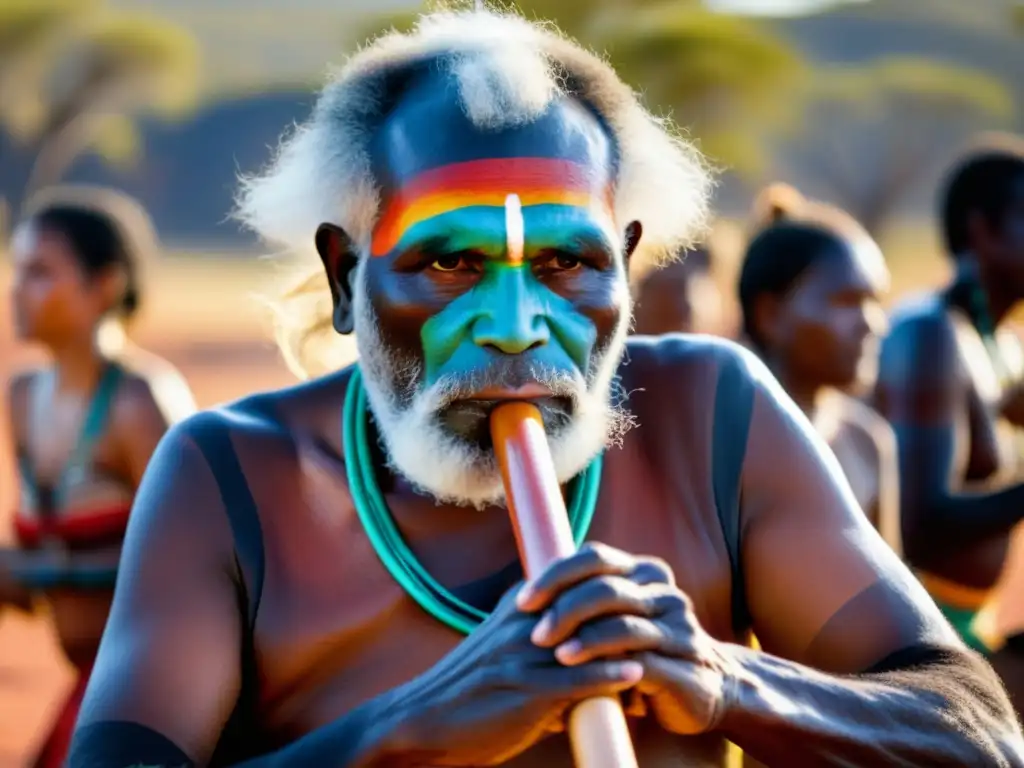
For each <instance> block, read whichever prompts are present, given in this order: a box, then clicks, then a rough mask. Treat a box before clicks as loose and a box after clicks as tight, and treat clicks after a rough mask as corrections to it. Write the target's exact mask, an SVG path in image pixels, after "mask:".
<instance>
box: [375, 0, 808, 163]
mask: <svg viewBox="0 0 1024 768" xmlns="http://www.w3.org/2000/svg"><path fill="white" fill-rule="evenodd" d="M516 5H517V6H518V8H519V9H520V10H521V12H522V13H523V14H524V15H525V16H527V17H528V18H538V19H544V20H550V21H553V22H555V23H557V24H558V26H559V27H560V28H561V29H562V30H563V31H565V32H566V33H567V34H569V35H570V36H572V37H574V38H575V39H577V40H579V41H580V42H581V43H583V44H585V45H587V46H588V47H590V48H592V49H595V50H598V51H603V52H606V53H607V55H608V58H609V60H610V61H611V63H612V64H613V65H614V66H615V67H616V68H617V70H618V71H619V73H620V75H621V76H622V77H623V79H624V80H625V81H626V82H628V83H629V84H630V85H632V86H633V87H634V88H636V89H637V90H639V91H642V93H643V94H644V97H645V101H646V102H647V103H648V105H649V106H650V107H651V108H652V109H653V110H654V111H655V112H665V111H670V112H671V113H672V114H673V117H674V119H675V121H676V122H677V123H679V124H680V125H683V126H686V127H687V128H688V129H689V130H690V132H691V134H692V135H693V136H694V137H695V138H697V139H699V140H700V143H701V148H702V149H703V150H704V152H705V153H706V154H708V155H709V156H710V157H712V158H713V159H714V160H716V161H718V162H720V163H723V164H726V165H728V166H731V167H732V168H733V169H734V170H736V171H738V172H741V173H756V172H757V171H759V170H760V169H761V168H762V166H763V163H764V157H765V156H764V152H763V149H764V146H765V139H766V137H767V136H769V135H773V134H775V133H776V132H778V131H785V130H787V129H788V128H790V127H791V126H792V125H793V121H794V120H795V118H797V117H798V116H799V108H798V105H797V104H795V103H794V98H790V97H796V96H798V95H799V94H801V93H802V92H803V89H802V87H800V86H802V84H803V82H804V81H805V79H806V77H807V76H808V67H807V65H806V63H805V61H804V60H803V59H802V57H801V56H800V55H799V54H798V53H797V52H796V51H795V50H794V49H793V47H792V46H790V45H789V44H788V43H787V42H786V41H785V40H783V39H782V38H780V37H777V36H776V35H775V34H774V33H773V32H772V31H770V29H769V27H768V26H766V25H764V24H761V23H759V22H757V21H754V20H752V19H748V18H743V17H739V16H731V15H726V14H719V13H712V12H710V11H708V10H706V9H705V8H704V7H703V6H702V4H701V3H700V2H697V0H520V1H519V2H518V3H516ZM416 15H417V14H416V13H415V12H408V13H399V14H390V15H384V16H382V17H379V18H377V19H375V20H374V22H373V23H372V25H371V26H370V28H368V29H367V30H366V34H364V35H363V37H366V36H368V35H373V34H376V33H378V32H381V31H383V30H386V29H389V28H396V29H399V30H407V29H409V28H410V27H411V26H412V24H413V23H414V22H415V19H416Z"/></svg>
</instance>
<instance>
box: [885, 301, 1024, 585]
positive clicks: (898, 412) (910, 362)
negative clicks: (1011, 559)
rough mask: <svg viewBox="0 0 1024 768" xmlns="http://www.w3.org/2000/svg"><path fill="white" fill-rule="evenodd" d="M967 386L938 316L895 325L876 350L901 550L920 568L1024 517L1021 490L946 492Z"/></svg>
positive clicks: (959, 458)
mask: <svg viewBox="0 0 1024 768" xmlns="http://www.w3.org/2000/svg"><path fill="white" fill-rule="evenodd" d="M967 388H968V383H967V381H966V379H965V375H964V372H963V368H962V365H961V363H960V359H959V350H958V347H957V342H956V337H955V334H954V331H953V329H952V328H951V327H950V324H949V323H948V321H947V320H946V318H944V317H942V316H941V315H938V314H936V315H928V316H922V317H918V318H913V319H908V320H905V321H903V322H902V323H898V324H897V325H896V326H895V327H894V329H893V331H892V333H891V334H890V335H889V337H888V338H887V339H886V340H885V343H884V344H883V345H882V356H881V363H880V369H879V379H878V385H877V391H876V395H877V396H876V404H877V406H878V407H879V409H880V411H881V413H882V415H883V416H885V417H886V418H887V419H888V420H889V422H890V423H891V424H892V426H893V428H894V429H895V431H896V438H897V443H898V449H899V467H900V488H901V493H900V514H901V516H902V525H903V544H904V548H905V550H906V553H907V557H908V558H909V560H910V561H911V562H913V563H915V564H920V565H922V566H926V565H927V562H928V559H929V558H934V557H936V556H940V555H941V553H944V552H948V551H950V548H951V547H954V548H959V547H962V546H964V544H970V543H973V542H975V541H978V540H982V539H985V538H987V537H989V536H992V535H998V534H1001V533H1004V532H1008V531H1009V530H1010V529H1011V528H1013V526H1014V525H1016V524H1017V523H1018V522H1019V521H1021V520H1022V519H1024V484H1021V485H1015V486H1012V487H1009V488H1006V489H1004V490H1000V491H997V492H995V493H963V492H954V491H953V490H951V487H950V486H951V483H953V482H955V480H956V478H957V477H960V476H962V475H963V473H964V467H965V465H966V461H967V450H966V446H967V442H968V436H967V434H966V432H965V430H966V423H965V421H964V419H965V403H966V402H967V392H968V389H967Z"/></svg>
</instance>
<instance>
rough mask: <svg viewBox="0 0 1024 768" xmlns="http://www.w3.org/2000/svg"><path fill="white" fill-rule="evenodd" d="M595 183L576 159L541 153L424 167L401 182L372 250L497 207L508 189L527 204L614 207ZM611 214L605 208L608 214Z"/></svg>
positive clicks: (398, 245)
mask: <svg viewBox="0 0 1024 768" xmlns="http://www.w3.org/2000/svg"><path fill="white" fill-rule="evenodd" d="M593 187H594V183H593V180H592V178H591V174H590V173H588V171H587V169H585V168H583V167H581V166H580V165H578V164H577V163H573V162H571V161H567V160H558V159H552V158H543V157H536V158H535V157H516V158H500V159H491V160H474V161H470V162H465V163H455V164H452V165H446V166H442V167H440V168H435V169H433V170H430V171H426V172H424V173H422V174H420V175H419V176H417V177H415V178H414V179H413V180H412V181H411V182H409V183H408V184H405V185H403V186H402V187H401V188H400V189H399V190H398V191H397V192H396V193H395V194H394V196H393V197H392V199H391V201H390V202H389V204H388V206H387V208H386V210H385V212H384V214H383V216H382V217H381V220H380V223H379V224H378V225H377V227H376V228H375V230H374V234H373V240H372V242H371V246H370V254H371V255H373V256H384V255H386V254H389V253H391V252H393V251H395V250H396V249H403V247H404V246H405V244H406V243H408V242H409V241H415V240H418V239H422V238H423V237H429V235H430V234H431V233H432V232H434V231H437V230H439V229H443V228H444V225H445V223H446V221H445V217H446V215H447V214H451V213H454V212H457V211H460V210H464V209H470V208H472V209H475V208H497V209H501V208H503V207H504V205H505V201H506V198H507V197H508V195H509V193H515V194H516V195H518V197H519V199H520V202H521V204H522V205H523V206H524V207H525V206H542V205H556V206H568V207H576V208H590V207H594V205H595V203H597V207H598V208H604V209H605V211H607V210H610V208H611V206H610V201H609V197H608V194H607V191H606V196H605V199H604V200H595V199H594V194H593ZM605 215H607V213H606V214H605Z"/></svg>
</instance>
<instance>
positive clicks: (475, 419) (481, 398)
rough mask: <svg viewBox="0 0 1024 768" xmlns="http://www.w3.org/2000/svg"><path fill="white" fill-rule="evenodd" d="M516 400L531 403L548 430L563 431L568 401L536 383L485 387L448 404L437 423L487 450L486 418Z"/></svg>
mask: <svg viewBox="0 0 1024 768" xmlns="http://www.w3.org/2000/svg"><path fill="white" fill-rule="evenodd" d="M513 400H520V401H526V402H532V403H534V404H535V405H536V406H537V407H538V408H539V409H540V412H541V415H542V417H543V419H544V424H545V426H546V427H547V428H548V429H551V430H557V429H559V428H561V427H564V426H565V424H567V423H568V422H569V421H570V420H571V418H572V413H573V402H572V399H571V398H568V397H559V396H556V395H554V393H553V392H552V391H551V389H550V388H548V387H546V386H544V385H543V384H539V383H532V382H531V383H528V384H522V385H520V386H516V387H500V386H489V387H484V388H483V389H479V390H477V391H475V392H473V393H471V394H469V395H467V396H464V397H460V398H459V399H458V400H455V401H454V402H452V403H450V404H449V405H448V406H447V407H446V408H444V409H443V410H442V412H441V420H442V422H443V423H444V424H445V426H446V427H447V428H448V429H449V430H450V431H451V432H453V433H455V434H457V435H459V436H460V437H462V438H463V439H464V440H467V441H469V442H471V443H475V444H477V445H478V446H480V447H481V448H489V447H490V445H491V435H490V428H489V425H488V423H489V418H490V414H491V411H493V410H494V409H495V408H496V407H497V406H498V405H500V404H501V403H505V402H509V401H513Z"/></svg>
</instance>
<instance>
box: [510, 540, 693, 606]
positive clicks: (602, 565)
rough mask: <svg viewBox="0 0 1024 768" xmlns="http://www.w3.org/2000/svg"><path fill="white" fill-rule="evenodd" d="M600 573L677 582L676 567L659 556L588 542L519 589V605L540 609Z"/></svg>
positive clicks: (651, 581)
mask: <svg viewBox="0 0 1024 768" xmlns="http://www.w3.org/2000/svg"><path fill="white" fill-rule="evenodd" d="M597 576H628V577H629V578H630V580H631V581H634V582H636V583H637V584H654V583H664V584H672V583H674V578H673V575H672V569H671V568H669V566H668V564H667V563H665V562H664V561H662V560H659V559H658V558H654V557H636V556H634V555H630V554H628V553H626V552H623V551H622V550H619V549H615V548H614V547H609V546H607V545H605V544H598V543H595V542H587V543H586V544H584V545H583V546H582V547H580V549H579V551H578V552H576V553H575V554H573V555H571V556H569V557H567V558H564V559H562V560H559V561H558V562H556V563H553V564H552V565H551V566H549V567H548V568H547V569H546V570H545V571H544V572H543V573H542V574H541V575H540V576H538V577H537V578H536V579H534V580H532V581H531V582H529V583H527V584H526V585H525V586H524V587H523V589H522V590H520V592H519V595H518V599H517V604H518V606H519V608H520V609H521V610H524V611H539V610H541V609H542V608H544V607H546V606H547V605H548V604H549V603H550V602H551V601H552V600H553V599H554V598H555V597H556V596H557V595H558V594H559V593H560V592H564V591H565V590H567V589H569V588H570V587H572V586H574V585H576V584H579V583H580V582H582V581H586V580H587V579H592V578H594V577H597Z"/></svg>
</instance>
